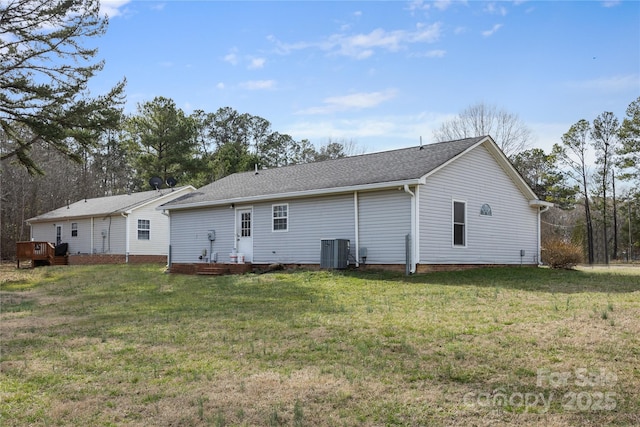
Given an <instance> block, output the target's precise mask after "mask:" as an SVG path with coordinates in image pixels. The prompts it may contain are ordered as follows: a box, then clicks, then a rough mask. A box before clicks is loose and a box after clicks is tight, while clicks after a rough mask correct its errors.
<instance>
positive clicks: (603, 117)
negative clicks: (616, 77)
mask: <svg viewBox="0 0 640 427" xmlns="http://www.w3.org/2000/svg"><path fill="white" fill-rule="evenodd" d="M619 130H620V124H619V122H618V119H617V118H616V116H614V114H613V113H612V112H610V111H605V112H604V113H602V114H600V115H599V116H598V117H596V118H595V120H594V121H593V127H592V129H591V139H592V141H593V148H594V149H595V151H596V163H597V164H598V165H599V166H600V168H599V169H598V171H597V175H598V178H599V179H600V182H599V188H598V192H599V193H600V194H601V195H602V206H601V209H602V223H603V224H602V230H603V231H602V233H603V238H604V259H605V262H606V263H607V264H608V263H609V240H608V236H607V226H608V225H609V224H608V222H607V209H608V200H607V190H608V189H609V187H610V185H613V184H612V182H611V181H610V178H614V175H613V155H614V153H615V144H616V142H617V138H618V132H619ZM614 179H615V178H614ZM614 191H615V190H614ZM613 201H614V203H615V198H614V200H613ZM616 240H617V235H616ZM616 243H617V242H616ZM614 253H615V254H616V256H617V251H616V250H614Z"/></svg>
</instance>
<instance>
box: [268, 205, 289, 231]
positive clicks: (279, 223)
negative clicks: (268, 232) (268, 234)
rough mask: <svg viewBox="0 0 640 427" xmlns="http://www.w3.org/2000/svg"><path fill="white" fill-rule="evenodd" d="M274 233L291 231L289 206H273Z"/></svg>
mask: <svg viewBox="0 0 640 427" xmlns="http://www.w3.org/2000/svg"><path fill="white" fill-rule="evenodd" d="M272 210H273V231H288V230H289V205H288V204H286V203H285V204H282V205H273V206H272Z"/></svg>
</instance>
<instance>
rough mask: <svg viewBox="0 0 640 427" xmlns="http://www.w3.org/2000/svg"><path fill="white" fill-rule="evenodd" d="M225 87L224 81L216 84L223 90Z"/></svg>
mask: <svg viewBox="0 0 640 427" xmlns="http://www.w3.org/2000/svg"><path fill="white" fill-rule="evenodd" d="M224 87H225V86H224V83H222V82H219V83H218V84H217V85H216V89H220V90H223V89H224Z"/></svg>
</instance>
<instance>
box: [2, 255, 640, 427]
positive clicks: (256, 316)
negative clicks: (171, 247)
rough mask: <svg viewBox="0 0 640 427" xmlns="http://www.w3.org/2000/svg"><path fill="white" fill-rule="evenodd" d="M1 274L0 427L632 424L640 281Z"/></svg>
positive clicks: (638, 275)
mask: <svg viewBox="0 0 640 427" xmlns="http://www.w3.org/2000/svg"><path fill="white" fill-rule="evenodd" d="M162 270H163V269H162V268H160V267H158V266H122V265H120V266H82V267H81V266H78V267H47V268H39V269H35V270H19V271H18V270H15V268H14V267H13V266H3V267H2V270H1V271H0V298H1V309H2V312H1V314H0V321H1V324H0V328H1V333H0V339H1V342H0V345H1V351H2V353H1V357H0V368H1V371H0V417H1V418H0V425H2V426H7V427H8V426H26V425H37V426H44V425H47V426H49V425H65V426H66V425H78V426H100V425H102V426H118V425H133V426H148V425H158V426H192V425H193V426H199V425H211V426H232V425H247V426H248V425H252V426H253V425H255V426H277V425H288V426H321V425H331V426H341V425H344V426H353V425H371V426H373V425H408V426H415V425H465V426H471V425H477V426H481V425H513V426H524V425H544V426H553V425H556V426H575V425H582V426H589V425H592V426H602V425H639V424H640V414H639V413H640V268H611V269H582V270H579V271H554V270H548V269H530V268H503V269H486V270H477V271H466V272H447V273H432V274H426V275H417V276H412V277H409V278H406V277H404V276H402V275H396V274H391V273H377V274H376V273H352V272H333V273H332V272H326V271H322V272H307V271H300V272H292V273H286V272H281V273H270V274H264V275H245V276H226V277H206V276H183V275H168V274H163V271H162Z"/></svg>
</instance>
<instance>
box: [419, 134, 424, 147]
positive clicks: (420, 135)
mask: <svg viewBox="0 0 640 427" xmlns="http://www.w3.org/2000/svg"><path fill="white" fill-rule="evenodd" d="M423 148H424V147H423V146H422V135H420V148H419V150H422V149H423Z"/></svg>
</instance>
